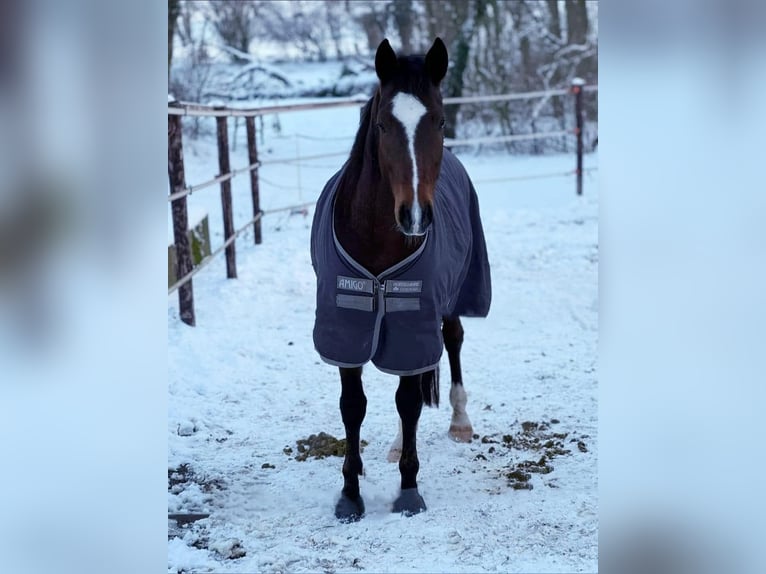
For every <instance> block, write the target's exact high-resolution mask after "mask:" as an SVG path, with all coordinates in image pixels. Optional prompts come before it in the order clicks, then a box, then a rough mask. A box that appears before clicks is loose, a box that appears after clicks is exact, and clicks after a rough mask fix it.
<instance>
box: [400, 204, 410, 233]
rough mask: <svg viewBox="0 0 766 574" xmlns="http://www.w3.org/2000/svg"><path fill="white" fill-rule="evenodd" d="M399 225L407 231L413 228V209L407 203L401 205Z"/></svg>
mask: <svg viewBox="0 0 766 574" xmlns="http://www.w3.org/2000/svg"><path fill="white" fill-rule="evenodd" d="M399 227H401V228H402V229H404V230H405V231H409V230H410V229H412V211H411V210H410V208H409V207H407V206H406V205H401V206H400V207H399Z"/></svg>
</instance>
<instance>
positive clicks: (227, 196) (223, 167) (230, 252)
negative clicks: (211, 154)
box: [215, 108, 237, 279]
mask: <svg viewBox="0 0 766 574" xmlns="http://www.w3.org/2000/svg"><path fill="white" fill-rule="evenodd" d="M217 109H224V108H217ZM226 120H227V118H226V116H217V117H216V118H215V121H216V124H217V127H218V168H219V170H220V174H219V175H225V174H228V173H231V166H230V165H229V130H228V128H227V125H226ZM221 207H222V209H223V235H224V240H225V241H228V240H229V239H230V238H231V237H232V236H233V235H234V212H233V209H232V206H231V178H229V179H226V180H224V181H222V182H221ZM235 243H236V241H232V242H231V243H230V244H229V245H227V246H226V277H227V278H229V279H236V277H237V255H236V250H235V245H234V244H235Z"/></svg>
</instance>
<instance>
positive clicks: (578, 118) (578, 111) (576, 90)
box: [572, 78, 585, 195]
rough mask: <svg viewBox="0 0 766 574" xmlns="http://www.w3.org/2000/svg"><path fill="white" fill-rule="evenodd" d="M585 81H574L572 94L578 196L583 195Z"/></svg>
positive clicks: (580, 79) (579, 79) (578, 79)
mask: <svg viewBox="0 0 766 574" xmlns="http://www.w3.org/2000/svg"><path fill="white" fill-rule="evenodd" d="M584 85H585V80H583V79H582V78H573V79H572V93H573V94H574V97H575V122H576V124H575V125H576V127H575V136H576V137H577V169H576V170H575V173H576V174H577V195H582V127H583V120H582V87H583V86H584Z"/></svg>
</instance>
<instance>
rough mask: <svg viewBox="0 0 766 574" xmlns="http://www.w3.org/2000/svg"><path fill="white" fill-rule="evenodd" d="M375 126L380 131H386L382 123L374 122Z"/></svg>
mask: <svg viewBox="0 0 766 574" xmlns="http://www.w3.org/2000/svg"><path fill="white" fill-rule="evenodd" d="M375 127H377V128H378V129H379V130H380V131H381V133H386V126H384V125H383V124H382V123H380V122H378V123H377V124H375Z"/></svg>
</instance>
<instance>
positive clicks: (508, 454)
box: [168, 108, 598, 573]
mask: <svg viewBox="0 0 766 574" xmlns="http://www.w3.org/2000/svg"><path fill="white" fill-rule="evenodd" d="M184 121H189V120H184ZM357 122H358V113H357V111H356V110H355V109H354V108H343V109H338V110H329V111H322V112H300V113H293V114H283V115H281V116H280V117H279V127H280V130H281V136H279V137H277V135H276V133H275V130H274V125H275V118H273V117H271V118H269V117H267V118H265V121H264V128H265V130H266V132H265V135H266V138H265V141H263V142H262V144H261V147H260V152H261V159H262V160H268V159H272V158H285V157H291V156H294V155H295V154H296V152H299V153H300V155H303V156H306V155H313V154H318V153H332V152H338V153H340V154H344V153H346V152H347V151H348V149H349V148H350V144H351V137H352V136H353V134H354V132H355V129H356V126H357ZM231 131H233V122H232V124H230V132H231ZM236 137H237V146H236V151H234V152H233V153H232V162H231V163H232V166H233V167H240V166H242V165H245V164H246V163H247V160H246V148H245V145H244V142H245V133H244V125H242V124H241V125H240V127H239V130H238V132H237V135H236ZM259 143H261V142H259ZM185 145H186V149H185V159H186V174H187V181H188V183H199V182H201V181H203V180H207V179H209V178H210V177H212V176H213V175H215V174H216V173H217V171H218V169H217V157H216V152H215V147H214V138H213V137H208V138H207V139H205V138H202V139H200V140H198V141H197V142H189V141H186V142H185ZM458 157H459V158H460V159H461V161H463V163H464V164H465V165H466V167H467V169H468V172H469V173H470V174H471V176H472V178H473V180H474V182H475V183H476V188H477V192H478V194H479V200H480V207H481V211H482V216H483V221H484V227H485V233H486V238H487V247H488V251H489V257H490V262H491V265H492V281H493V303H492V309H491V312H490V315H489V317H488V318H487V319H466V320H464V327H465V331H466V341H465V344H464V347H463V372H464V380H465V387H466V390H467V392H468V396H469V404H468V413H469V415H470V416H471V418H472V422H473V425H474V429H475V432H476V433H477V434H478V435H479V437H480V438H479V439H477V440H474V441H473V442H472V443H470V444H457V443H454V442H452V441H451V440H450V439H449V438H448V437H447V428H448V425H449V419H450V408H449V404H448V401H447V400H446V395H447V391H448V376H444V377H443V378H442V397H443V404H442V406H441V408H440V409H438V410H432V409H425V410H424V411H423V414H422V416H421V420H420V425H419V432H418V455H419V457H420V464H421V466H420V473H419V476H418V482H419V487H420V492H421V494H422V495H423V497H424V498H425V500H426V503H427V504H428V511H426V512H424V513H422V514H420V515H417V516H413V517H409V518H407V517H403V516H399V515H394V514H392V513H391V512H390V504H391V503H392V502H393V500H394V498H395V496H396V495H397V492H398V487H399V471H398V468H397V465H396V464H391V463H388V462H386V454H387V452H388V448H389V446H390V443H391V441H392V440H393V438H394V436H395V434H396V429H397V414H396V408H395V405H394V392H395V390H396V384H397V379H396V378H395V377H392V376H389V375H384V374H382V373H380V372H378V371H376V370H375V369H374V368H373V367H371V366H369V367H367V368H366V369H365V377H364V381H365V390H366V393H367V396H368V401H369V403H368V408H367V417H366V419H365V422H364V425H363V426H362V439H363V440H365V441H367V442H368V443H369V444H368V446H367V447H366V448H365V449H364V452H363V459H364V463H365V476H364V477H363V478H361V489H362V496H363V497H364V499H365V502H366V506H367V515H366V516H365V517H364V518H363V519H362V520H361V521H360V522H358V523H354V524H341V523H339V522H338V521H337V520H336V519H335V518H334V516H333V508H334V504H335V501H336V499H337V496H338V495H339V493H340V489H341V487H342V482H343V480H342V476H341V464H342V459H341V458H338V457H328V458H324V459H311V458H310V459H309V460H307V461H298V460H296V459H295V454H297V450H296V443H297V441H298V440H300V439H305V438H306V437H308V436H309V435H311V434H318V433H320V432H326V433H328V434H331V435H333V436H335V437H338V438H342V437H343V436H344V430H343V425H342V422H341V418H340V412H339V409H338V398H339V394H340V383H339V380H338V375H337V370H336V369H334V368H332V367H330V366H328V365H325V364H324V363H322V362H321V361H320V360H319V357H318V356H317V355H316V353H315V352H314V350H313V344H312V339H311V331H312V325H313V314H314V287H315V282H314V274H313V271H312V269H311V264H310V258H309V249H308V244H309V230H310V224H311V215H312V212H311V210H309V211H308V213H307V214H306V215H303V214H293V215H290V214H289V212H281V213H275V214H269V215H267V216H266V217H265V218H264V220H263V238H264V240H263V244H262V245H260V246H257V247H256V246H254V245H253V244H252V234H250V233H248V234H245V235H244V236H243V237H242V238H241V239H239V240H238V241H237V264H238V271H239V278H238V279H236V280H226V279H225V263H224V260H223V258H219V259H218V260H216V261H214V262H213V263H212V264H211V265H210V266H209V267H208V268H207V269H206V270H205V271H203V272H202V273H201V274H199V275H198V276H197V277H196V278H195V280H194V297H195V303H196V312H197V326H196V327H195V328H190V327H187V326H186V325H184V324H183V323H181V322H180V320H179V319H178V307H177V297H176V296H175V295H172V296H170V297H169V298H168V361H169V362H168V379H169V393H170V397H169V412H168V456H169V460H168V468H169V471H170V470H171V469H179V468H181V472H174V473H171V475H172V481H171V482H172V483H173V486H172V488H171V489H170V491H169V494H168V510H169V512H205V513H210V517H209V518H207V519H204V520H201V521H198V522H196V523H194V524H192V525H189V526H186V527H184V528H177V527H175V526H173V528H171V530H170V534H171V535H172V536H171V537H170V538H169V541H168V572H173V573H176V572H347V571H367V572H484V571H489V572H595V571H596V570H597V538H598V536H597V534H598V516H597V454H598V440H597V383H596V380H597V375H596V352H597V351H596V349H597V337H598V201H597V197H598V196H597V191H598V185H597V184H598V182H597V177H596V176H597V172H595V173H593V174H591V175H589V176H587V177H586V180H585V193H584V195H583V196H582V197H579V198H578V197H577V196H576V195H575V187H574V181H573V177H571V176H570V177H558V178H551V179H529V180H517V181H498V180H500V179H502V178H506V177H516V176H521V175H529V174H541V173H547V172H563V171H568V170H571V169H572V168H573V164H574V158H573V157H572V156H555V157H550V156H548V157H539V158H519V157H510V156H507V155H505V154H502V153H498V152H493V153H491V154H486V153H480V154H473V153H468V152H466V153H458ZM343 161H344V158H343V157H342V156H338V157H331V158H323V159H318V160H309V161H308V162H306V163H305V164H303V165H301V168H300V172H298V171H297V170H296V168H295V166H294V165H285V164H266V165H264V167H263V169H262V170H261V176H262V179H261V181H262V183H261V196H262V207H263V208H264V209H271V208H275V207H280V206H287V205H291V204H294V203H300V202H306V201H312V200H313V199H315V198H316V197H317V195H318V194H319V192H320V191H321V188H322V185H323V183H324V181H325V180H326V179H327V178H328V177H329V176H330V175H331V174H332V173H333V172H334V171H335V170H336V169H337V168H338V167H339V166H340V165H341V164H342V162H343ZM596 164H597V156H596V155H590V156H588V157H587V158H586V165H588V166H595V165H596ZM233 193H234V207H235V224H236V225H237V227H238V226H239V225H242V224H243V223H244V222H246V221H247V219H248V218H249V217H251V214H252V208H251V204H250V199H249V197H250V196H249V193H250V192H249V179H248V178H247V177H246V176H238V177H236V178H234V180H233ZM189 203H190V206H191V205H194V206H195V207H194V209H196V210H199V209H204V210H206V211H207V212H208V213H209V215H210V230H211V237H212V241H213V248H215V247H216V246H217V245H220V243H221V241H222V225H221V216H220V199H219V194H218V192H217V189H216V188H209V189H207V190H204V191H200V192H199V193H197V194H194V195H193V196H191V197H190V199H189ZM442 363H443V364H442V373H448V367H447V363H446V354H445V356H444V358H443V360H442ZM525 422H529V423H537V425H538V426H537V428H534V425H525V427H523V426H522V423H525ZM524 428H526V429H527V430H526V432H525V430H524ZM554 433H555V434H554ZM504 435H510V436H506V439H509V438H513V439H514V441H515V442H514V443H513V445H512V446H509V445H510V443H509V442H508V441H507V440H506V441H504V440H503V437H504ZM564 435H565V436H564ZM535 439H537V440H538V441H539V442H538V443H535V442H534V441H535ZM546 441H553V442H552V443H549V444H548V447H551V446H552V447H553V448H554V449H555V447H556V446H560V447H561V448H563V449H565V450H568V451H570V452H568V453H566V454H558V455H557V456H553V455H550V456H549V457H548V462H549V463H550V466H552V468H553V470H552V471H551V472H549V473H547V474H543V473H530V474H531V478H530V479H529V481H528V483H529V484H531V485H532V486H533V488H532V489H531V490H529V489H521V490H518V489H514V488H513V487H512V484H511V483H510V482H509V479H508V478H507V477H506V476H505V474H507V473H508V472H509V471H510V470H511V469H516V468H518V467H519V465H521V464H522V463H524V461H538V460H539V459H540V457H541V456H542V454H543V453H545V452H549V453H550V452H551V450H550V448H548V450H546V449H545V448H543V449H542V450H538V448H539V445H540V444H544V443H545V442H546ZM554 443H555V444H554ZM286 447H290V448H291V449H292V451H293V452H292V454H286V453H285V452H284V450H285V449H286ZM546 448H547V447H546ZM551 456H552V458H551ZM182 465H185V466H182ZM170 526H171V523H170V522H169V528H170Z"/></svg>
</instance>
